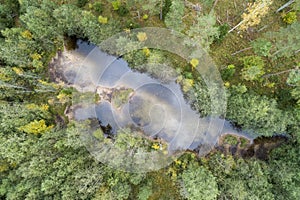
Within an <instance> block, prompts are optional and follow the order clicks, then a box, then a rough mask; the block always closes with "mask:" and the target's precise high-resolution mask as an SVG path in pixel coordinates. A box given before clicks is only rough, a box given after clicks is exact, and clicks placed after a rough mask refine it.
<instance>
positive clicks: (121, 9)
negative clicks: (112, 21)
mask: <svg viewBox="0 0 300 200" xmlns="http://www.w3.org/2000/svg"><path fill="white" fill-rule="evenodd" d="M117 13H118V15H120V16H121V17H123V16H125V15H127V14H128V13H129V10H128V8H127V7H126V5H121V6H120V7H119V9H118V10H117Z"/></svg>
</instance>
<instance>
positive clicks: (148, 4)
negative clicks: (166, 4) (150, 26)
mask: <svg viewBox="0 0 300 200" xmlns="http://www.w3.org/2000/svg"><path fill="white" fill-rule="evenodd" d="M161 3H162V1H161V0H144V1H143V4H142V8H143V10H144V11H147V12H148V13H149V14H151V15H158V14H159V13H160V10H161Z"/></svg>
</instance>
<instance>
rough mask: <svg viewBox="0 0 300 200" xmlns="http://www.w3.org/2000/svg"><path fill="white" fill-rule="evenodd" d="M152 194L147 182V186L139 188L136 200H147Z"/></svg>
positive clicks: (150, 186)
mask: <svg viewBox="0 0 300 200" xmlns="http://www.w3.org/2000/svg"><path fill="white" fill-rule="evenodd" d="M152 193H153V191H152V185H151V182H147V184H145V185H143V186H141V187H140V188H139V193H138V200H148V199H149V197H150V196H151V194H152Z"/></svg>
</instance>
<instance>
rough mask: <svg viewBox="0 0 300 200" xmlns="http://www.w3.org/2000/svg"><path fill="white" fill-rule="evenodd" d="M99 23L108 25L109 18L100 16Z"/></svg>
mask: <svg viewBox="0 0 300 200" xmlns="http://www.w3.org/2000/svg"><path fill="white" fill-rule="evenodd" d="M98 22H99V23H100V24H107V23H108V18H107V17H103V16H101V15H100V16H99V17H98Z"/></svg>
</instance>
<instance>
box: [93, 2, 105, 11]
mask: <svg viewBox="0 0 300 200" xmlns="http://www.w3.org/2000/svg"><path fill="white" fill-rule="evenodd" d="M93 9H94V11H96V12H97V13H99V14H100V13H102V12H103V5H102V3H100V2H95V3H94V5H93Z"/></svg>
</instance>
